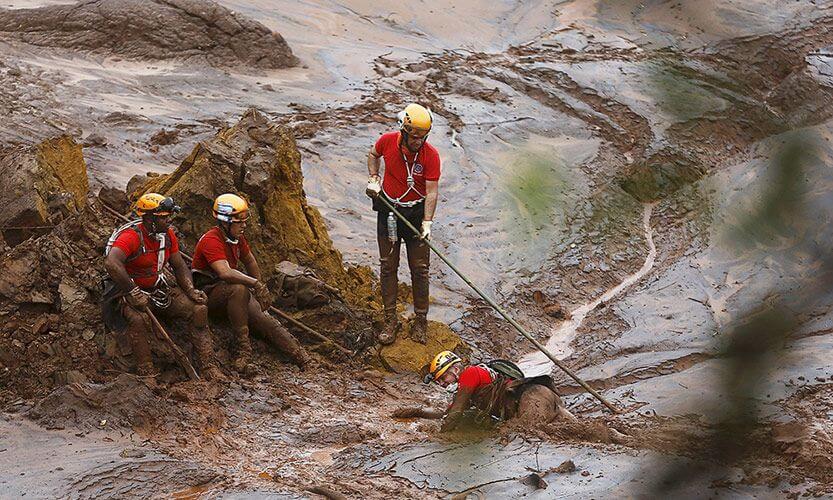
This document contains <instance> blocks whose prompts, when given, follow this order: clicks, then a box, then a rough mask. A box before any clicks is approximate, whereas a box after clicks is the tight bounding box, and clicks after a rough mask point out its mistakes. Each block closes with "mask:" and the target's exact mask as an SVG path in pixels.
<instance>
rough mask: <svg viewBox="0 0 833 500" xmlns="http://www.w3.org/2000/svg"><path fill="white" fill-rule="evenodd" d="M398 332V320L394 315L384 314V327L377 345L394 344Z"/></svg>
mask: <svg viewBox="0 0 833 500" xmlns="http://www.w3.org/2000/svg"><path fill="white" fill-rule="evenodd" d="M398 332H399V318H397V317H396V313H392V314H391V313H386V314H385V326H384V327H383V328H382V331H381V332H380V333H379V343H380V344H382V345H391V344H393V343H394V342H396V334H397V333H398Z"/></svg>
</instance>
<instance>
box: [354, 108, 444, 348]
mask: <svg viewBox="0 0 833 500" xmlns="http://www.w3.org/2000/svg"><path fill="white" fill-rule="evenodd" d="M432 125H433V117H432V115H431V112H430V111H428V110H427V109H426V108H424V107H422V106H420V105H419V104H409V105H408V106H407V107H406V108H405V110H404V111H402V112H401V113H400V114H399V131H397V132H388V133H387V134H383V135H382V137H380V138H379V140H377V141H376V144H375V145H374V146H373V147H372V148H370V152H369V153H368V156H367V170H368V172H369V173H370V180H369V182H368V184H367V190H366V193H367V195H368V196H370V197H371V198H372V199H373V210H375V211H376V212H377V216H376V239H377V242H378V244H379V256H380V262H381V269H380V281H381V288H382V304H383V306H384V310H385V313H384V314H385V325H384V328H383V330H382V332H381V333H380V334H379V342H380V343H382V344H392V343H393V342H394V341H395V340H396V334H397V332H398V330H399V320H398V319H397V316H396V299H397V292H398V289H399V284H398V281H399V280H398V277H397V272H398V269H399V250H400V242H401V241H403V240H404V241H405V248H406V250H407V251H408V267H409V268H410V270H411V287H412V290H413V295H414V315H415V317H414V322H413V324H412V325H411V331H410V334H411V337H412V338H413V339H414V340H416V341H417V342H420V343H423V344H424V343H425V342H426V333H427V328H428V319H427V318H428V264H429V257H430V249H429V247H428V244H427V243H426V240H427V239H428V238H429V237H430V236H431V224H432V221H433V219H434V210H435V209H436V208H437V197H438V193H439V180H440V154H439V152H438V151H437V149H436V148H435V147H434V146H432V145H431V144H428V133H429V132H430V131H431V127H432ZM382 159H384V160H385V171H384V178H383V179H380V177H379V168H380V166H381V162H382ZM379 196H384V197H385V199H387V201H388V202H389V203H391V204H392V205H393V206H394V207H396V210H397V211H398V212H399V213H401V214H402V215H403V217H405V218H406V219H408V221H409V222H410V223H411V224H413V225H414V226H415V227H418V228H420V234H418V235H417V234H414V233H413V232H412V231H411V230H410V229H408V227H407V226H406V225H405V224H404V223H403V222H402V221H400V220H398V219H397V218H396V217H395V216H394V215H393V213H392V212H391V211H390V209H389V208H387V207H386V206H385V205H384V204H383V203H382V202H381V201H379V200H378V199H377V197H379ZM389 222H390V224H391V226H393V227H395V228H396V229H395V230H393V231H391V230H389V229H388V224H389Z"/></svg>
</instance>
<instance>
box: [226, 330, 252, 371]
mask: <svg viewBox="0 0 833 500" xmlns="http://www.w3.org/2000/svg"><path fill="white" fill-rule="evenodd" d="M234 336H235V341H236V342H237V353H236V354H235V356H234V360H233V361H232V362H231V364H232V366H234V369H235V370H237V371H238V372H241V373H242V372H244V371H246V367H248V366H249V364H250V363H251V360H252V341H251V340H250V339H249V327H248V326H243V327H240V328H237V329H235V331H234Z"/></svg>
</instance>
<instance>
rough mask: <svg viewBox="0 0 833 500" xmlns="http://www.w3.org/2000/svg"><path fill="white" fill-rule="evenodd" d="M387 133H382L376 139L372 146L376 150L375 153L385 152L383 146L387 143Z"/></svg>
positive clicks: (380, 154)
mask: <svg viewBox="0 0 833 500" xmlns="http://www.w3.org/2000/svg"><path fill="white" fill-rule="evenodd" d="M387 141H388V135H387V134H382V135H381V136H380V137H379V138H378V139H377V140H376V145H374V146H373V149H375V150H376V154H377V155H379V156H382V155H383V154H384V153H385V146H386V145H387Z"/></svg>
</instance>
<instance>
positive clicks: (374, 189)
mask: <svg viewBox="0 0 833 500" xmlns="http://www.w3.org/2000/svg"><path fill="white" fill-rule="evenodd" d="M381 191H382V184H381V179H380V178H379V176H378V175H371V176H370V179H368V180H367V189H365V190H364V193H365V194H366V195H368V196H370V197H371V198H375V197H377V196H379V193H380V192H381Z"/></svg>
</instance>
